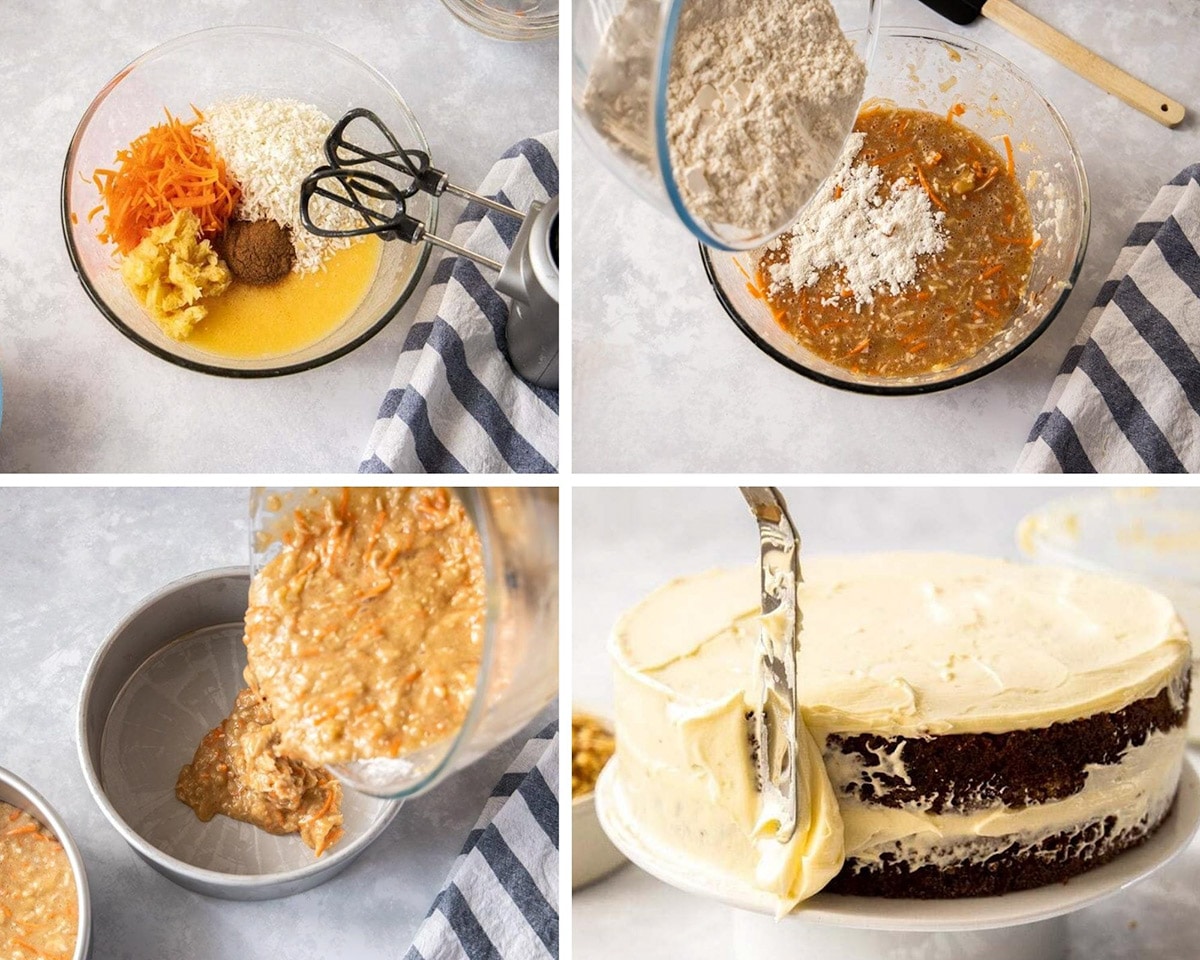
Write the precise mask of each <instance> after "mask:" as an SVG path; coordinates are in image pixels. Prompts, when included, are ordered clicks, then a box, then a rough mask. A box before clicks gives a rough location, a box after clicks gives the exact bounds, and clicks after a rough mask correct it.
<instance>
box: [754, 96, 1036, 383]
mask: <svg viewBox="0 0 1200 960" xmlns="http://www.w3.org/2000/svg"><path fill="white" fill-rule="evenodd" d="M854 129H855V131H857V132H859V133H862V134H864V135H865V138H866V140H865V142H864V144H863V148H862V150H861V151H860V152H859V154H858V157H857V158H856V160H855V163H864V162H866V163H871V164H874V165H875V166H877V167H879V168H880V170H881V171H882V173H883V181H884V183H885V184H893V183H895V182H896V181H898V180H901V181H905V182H906V183H909V184H914V185H918V186H920V187H921V188H923V189H925V190H926V191H927V193H928V194H929V197H930V202H931V203H932V204H933V209H934V211H935V212H942V213H944V214H945V219H944V220H943V222H942V229H943V231H944V233H945V236H946V246H945V249H944V250H943V251H942V252H941V253H939V254H935V255H931V256H926V257H922V259H921V263H920V264H919V268H918V273H917V277H916V281H915V282H914V283H912V284H911V285H909V286H907V287H905V288H904V289H902V290H901V291H900V292H899V293H895V294H893V293H890V292H888V290H887V289H886V288H881V289H878V290H876V291H875V299H874V302H872V303H870V304H857V302H856V300H855V299H854V298H853V297H852V296H851V295H850V291H849V290H848V289H847V288H846V285H845V283H844V282H843V279H842V275H841V273H842V271H841V269H840V268H831V269H826V270H823V271H822V272H821V275H820V277H819V279H818V280H817V282H816V283H815V284H813V285H812V286H809V287H804V288H802V289H800V290H793V289H791V288H786V289H784V290H780V291H774V290H772V289H771V285H770V274H769V270H770V268H771V267H772V266H773V265H775V264H779V263H782V262H785V261H786V260H787V243H786V239H787V235H786V234H785V235H784V238H783V239H784V242H783V243H782V244H781V245H780V246H779V248H778V249H774V250H772V249H765V250H764V252H763V253H762V254H761V256H760V259H759V261H758V276H757V278H756V279H757V287H752V290H753V292H754V293H755V295H756V296H760V297H764V298H765V299H766V301H767V303H768V304H769V305H770V307H771V308H772V310H773V311H774V313H775V319H776V321H777V322H778V323H779V325H780V326H781V327H783V329H784V330H786V331H787V332H788V333H789V334H791V335H792V336H793V337H794V338H795V339H796V340H797V341H799V342H800V343H801V344H802V345H803V346H805V347H807V348H808V349H809V350H811V351H812V352H813V353H815V354H816V355H817V356H819V357H821V358H822V359H824V360H827V361H828V362H830V363H832V364H835V365H837V366H839V367H841V368H843V369H846V370H850V371H851V372H853V373H858V374H863V375H867V376H879V377H897V378H901V377H909V376H916V375H920V374H925V373H931V372H935V371H938V370H943V369H946V368H947V367H951V366H953V365H954V364H956V363H958V362H960V361H962V360H965V359H966V358H968V357H971V356H974V355H975V354H976V353H978V352H979V351H980V350H982V349H983V348H984V347H985V346H986V345H987V344H988V343H989V342H990V341H991V340H992V339H993V338H994V337H995V336H996V335H997V334H999V333H1000V332H1001V331H1003V330H1004V329H1005V328H1006V327H1007V326H1008V324H1009V323H1010V322H1011V321H1012V319H1013V317H1014V316H1015V315H1016V313H1017V312H1018V310H1019V309H1020V306H1021V298H1022V295H1023V293H1024V291H1025V286H1026V283H1027V281H1028V279H1029V273H1030V267H1031V265H1032V262H1033V251H1034V250H1035V249H1036V245H1037V244H1038V242H1039V241H1038V240H1037V239H1036V238H1035V237H1034V236H1033V225H1032V220H1031V218H1030V214H1029V207H1028V204H1027V203H1026V200H1025V194H1024V192H1023V191H1022V189H1021V186H1020V184H1019V183H1018V182H1017V179H1016V176H1015V173H1014V168H1013V164H1012V160H1011V144H1009V145H1007V146H1006V152H1005V155H1003V156H1002V155H1001V154H1000V153H999V152H998V151H997V149H996V148H995V147H994V146H993V145H992V144H990V143H989V142H988V141H986V140H984V139H983V137H981V136H979V134H977V133H975V132H974V131H972V130H970V129H968V128H967V127H965V126H963V125H962V124H960V123H957V122H954V121H953V120H952V119H950V118H948V117H946V116H943V115H941V114H934V113H929V112H927V111H924V110H910V109H900V108H896V107H890V106H878V107H872V108H870V109H867V110H863V111H862V112H861V113H860V114H859V116H858V121H857V122H856V123H855V125H854ZM830 189H833V190H838V189H840V188H839V187H838V186H837V185H834V186H833V187H831V188H830ZM889 192H890V191H889V189H888V188H887V187H885V188H884V190H883V195H884V196H885V197H886V196H887V195H888V194H889ZM764 291H765V292H764Z"/></svg>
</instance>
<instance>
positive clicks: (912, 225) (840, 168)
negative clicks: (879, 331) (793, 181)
mask: <svg viewBox="0 0 1200 960" xmlns="http://www.w3.org/2000/svg"><path fill="white" fill-rule="evenodd" d="M865 140H866V137H865V136H864V135H863V134H861V133H854V134H851V135H850V137H849V138H848V139H847V141H846V148H845V150H844V151H843V152H842V156H841V159H840V160H839V161H838V165H837V168H836V169H835V170H834V172H833V174H832V175H831V176H830V178H829V180H828V181H827V182H826V185H825V187H824V188H823V189H822V192H821V194H820V195H819V196H818V197H816V198H814V199H813V200H812V202H811V203H810V204H809V205H808V207H807V208H805V210H804V214H803V215H802V216H801V218H800V220H798V221H797V222H796V223H795V225H793V226H792V228H791V230H789V231H788V232H787V233H785V234H783V235H782V236H780V237H778V238H776V239H775V240H773V241H772V242H771V243H770V244H768V249H771V250H779V249H785V250H786V251H787V259H786V260H784V261H782V262H779V263H774V264H771V265H770V267H769V268H768V273H769V274H770V280H771V292H772V293H776V294H778V293H781V292H783V291H784V290H786V289H787V288H789V287H790V288H791V289H793V290H801V289H803V288H805V287H811V286H812V285H813V284H814V283H816V282H817V279H818V277H819V276H820V274H821V271H823V270H828V269H830V268H839V269H841V270H842V271H843V273H844V282H845V286H846V287H847V288H848V289H849V290H850V291H851V294H852V296H853V298H854V300H855V308H856V309H858V308H859V307H861V306H862V305H863V304H870V303H873V302H874V300H875V292H876V291H877V290H879V289H880V288H883V287H886V288H887V290H888V291H889V292H890V293H893V294H896V293H899V292H900V291H901V290H902V289H903V288H904V287H906V286H908V285H909V284H911V283H912V282H913V281H914V280H915V279H916V276H917V271H918V268H919V266H920V263H919V258H920V257H923V256H932V255H934V254H938V253H941V252H942V251H943V250H944V249H945V248H946V232H945V230H944V229H943V228H942V221H943V220H945V218H946V215H945V214H944V213H942V212H941V211H935V210H934V209H933V204H932V203H930V201H929V195H928V194H926V192H925V191H924V190H923V189H922V188H921V187H920V186H918V185H915V184H913V183H911V182H910V181H908V180H905V179H904V178H899V179H897V180H896V181H895V182H893V183H892V184H891V187H890V189H889V190H888V195H887V197H886V198H885V197H884V195H883V192H882V191H883V186H884V184H883V173H882V172H881V171H880V169H879V168H878V167H876V166H874V165H873V164H870V163H865V162H864V163H855V162H854V160H855V158H856V157H857V156H858V154H859V151H860V150H862V147H863V143H864V141H865Z"/></svg>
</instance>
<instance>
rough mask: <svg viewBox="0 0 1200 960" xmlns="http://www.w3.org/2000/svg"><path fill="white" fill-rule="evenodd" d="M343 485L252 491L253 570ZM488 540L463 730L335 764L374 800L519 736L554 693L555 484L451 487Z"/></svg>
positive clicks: (417, 789)
mask: <svg viewBox="0 0 1200 960" xmlns="http://www.w3.org/2000/svg"><path fill="white" fill-rule="evenodd" d="M339 493H340V489H339V488H333V487H328V488H321V487H314V488H308V489H295V490H277V489H265V488H258V489H255V490H253V491H251V495H250V529H251V541H250V545H251V556H252V568H253V571H254V572H255V573H257V572H258V570H259V569H260V568H261V567H262V565H263V564H264V563H267V562H268V561H269V560H270V559H271V558H272V557H273V556H274V555H275V554H276V553H277V552H278V550H279V540H278V538H279V536H280V534H281V533H282V532H283V531H284V530H285V529H286V528H287V526H288V523H289V520H290V518H291V515H292V512H293V511H294V510H295V509H297V507H299V506H302V505H303V506H311V505H313V504H317V503H320V502H322V501H325V500H328V499H330V498H336V497H337V496H338V495H339ZM454 493H455V495H456V496H458V497H459V498H460V499H461V501H462V503H463V506H464V507H465V508H466V511H467V514H468V516H470V518H471V521H472V523H473V524H474V525H475V529H476V530H477V531H478V533H479V538H480V541H481V542H482V545H483V564H484V570H485V577H486V589H487V622H486V625H485V629H484V640H483V656H482V659H481V663H480V666H479V674H478V679H477V681H476V687H475V696H474V699H473V701H472V703H471V707H470V710H469V711H468V713H467V717H466V720H465V721H464V722H463V725H462V727H461V728H460V729H459V731H458V733H457V734H456V735H455V736H453V737H451V738H449V739H447V740H444V741H442V742H440V743H436V744H434V745H432V746H430V747H427V748H426V749H424V750H421V751H419V752H417V753H413V754H409V755H408V756H404V757H399V758H397V759H395V760H392V759H378V760H366V761H360V762H357V763H350V764H343V765H338V766H332V765H331V766H330V769H331V770H332V771H333V772H334V773H335V774H336V775H337V777H338V779H339V780H341V781H342V782H343V783H345V784H347V785H348V786H351V787H354V788H355V789H356V790H360V791H362V792H363V793H369V794H371V795H372V796H376V797H391V798H400V797H410V796H414V795H415V794H418V793H422V792H424V791H426V790H428V789H430V788H431V787H433V786H435V785H436V784H438V783H440V782H441V781H442V779H443V778H445V777H447V776H449V775H450V774H451V773H453V772H454V771H456V770H459V769H461V768H462V767H464V766H466V765H467V764H469V763H470V762H471V761H473V760H475V759H477V758H478V757H481V756H483V754H485V753H487V752H488V751H489V750H491V749H492V748H494V747H496V746H499V745H500V744H501V743H503V742H504V741H505V740H507V739H508V738H509V737H511V736H513V735H514V734H515V733H517V732H518V731H519V730H520V729H521V728H522V727H524V726H525V725H526V724H527V723H529V721H531V720H532V719H533V718H534V717H535V716H537V714H538V713H539V712H540V711H541V710H542V709H543V708H544V707H546V706H547V705H548V704H549V703H550V702H551V701H552V700H553V699H554V698H555V697H556V696H557V695H558V490H557V489H556V488H554V487H479V488H458V489H455V490H454Z"/></svg>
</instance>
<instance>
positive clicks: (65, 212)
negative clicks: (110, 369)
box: [59, 24, 438, 380]
mask: <svg viewBox="0 0 1200 960" xmlns="http://www.w3.org/2000/svg"><path fill="white" fill-rule="evenodd" d="M247 34H262V35H268V36H274V37H277V38H280V39H285V40H292V41H302V42H304V43H307V44H310V45H312V46H314V47H319V48H323V49H324V50H325V52H327V53H330V54H333V55H335V56H337V57H340V58H341V59H343V60H346V61H348V62H350V63H351V64H353V65H354V66H356V67H358V68H359V69H361V70H364V71H366V72H367V73H368V74H370V75H371V76H372V78H373V79H374V80H375V81H376V82H378V83H379V84H380V85H382V86H383V88H384V89H385V91H387V92H388V93H390V94H391V95H392V96H393V97H394V98H395V100H396V103H397V104H398V105H399V107H400V109H401V111H402V112H403V113H404V114H405V116H406V117H407V118H408V121H409V122H410V123H411V124H412V125H413V129H414V130H415V131H416V139H417V140H418V141H419V142H418V143H417V144H416V146H417V148H418V149H420V150H423V151H424V152H425V153H428V152H429V143H428V141H427V140H426V138H425V132H424V130H423V129H422V128H421V125H420V124H419V123H418V122H417V118H416V116H415V115H414V114H413V112H412V110H411V109H410V108H409V106H408V103H407V101H405V99H404V98H403V97H402V96H401V95H400V91H398V90H397V89H396V88H395V86H394V85H393V84H392V83H391V81H389V80H388V79H387V78H386V77H384V76H383V74H381V73H380V72H379V71H378V70H376V69H375V68H374V67H372V66H371V65H370V64H369V63H367V62H366V61H365V60H363V59H361V58H360V57H357V56H355V55H354V54H353V53H350V51H348V50H346V49H344V48H343V47H339V46H338V45H337V44H334V43H330V42H329V41H328V40H325V39H323V38H321V37H317V36H314V35H313V34H310V33H305V32H304V31H302V30H292V29H290V28H288V27H275V26H270V25H267V24H235V25H226V26H219V27H206V28H204V29H203V30H193V31H191V32H190V33H185V34H181V35H180V36H178V37H175V38H173V39H171V40H167V41H165V42H163V43H160V44H158V45H157V46H155V47H152V48H150V49H149V50H147V51H146V52H145V53H143V54H141V55H140V56H138V57H137V58H135V59H134V60H132V61H130V62H129V63H128V64H127V65H126V66H125V67H123V68H122V69H121V70H120V71H118V72H117V74H116V75H115V76H113V77H112V79H110V80H109V81H108V82H107V83H105V84H104V86H103V87H101V88H100V91H99V93H97V94H96V96H95V97H94V98H93V99H92V102H91V103H89V104H88V106H87V109H86V110H85V111H84V113H83V116H82V117H81V118H80V120H79V123H78V124H77V125H76V127H75V132H74V133H72V134H71V142H70V144H69V146H68V147H67V153H66V157H65V159H64V160H63V172H62V182H61V187H60V189H59V221H60V225H61V227H62V232H63V241H64V242H65V244H66V247H67V257H68V259H69V260H70V262H71V268H72V269H73V270H74V271H75V275H76V277H78V279H79V282H80V285H81V286H82V287H83V289H84V292H85V293H86V294H87V295H88V299H90V300H91V301H92V303H93V304H94V305H95V306H96V308H97V309H98V310H99V311H100V313H101V314H102V315H103V316H104V317H105V319H107V320H108V322H109V323H111V324H112V325H113V326H114V327H116V328H117V330H118V331H120V332H121V333H122V334H123V335H124V336H125V337H127V338H128V339H130V340H132V341H133V342H134V343H136V344H137V345H138V346H139V347H141V348H142V349H143V350H145V351H147V352H148V353H151V354H153V355H154V356H156V357H158V358H159V359H161V360H166V361H168V362H169V363H172V364H174V365H175V366H178V367H183V368H184V369H187V370H194V371H196V372H198V373H206V374H210V375H212V376H217V377H230V378H233V379H237V380H255V379H261V378H264V377H280V376H286V375H288V374H292V373H302V372H304V371H306V370H313V369H316V368H317V367H322V366H324V365H325V364H327V363H332V362H333V361H334V360H338V359H340V358H342V357H344V356H346V354H348V353H350V352H352V351H354V350H357V349H358V348H359V347H361V346H362V345H363V344H364V343H366V342H367V341H368V340H370V339H372V338H373V337H374V336H376V334H378V333H379V332H380V331H381V330H383V328H384V327H386V326H387V325H388V324H389V323H390V322H391V321H392V319H393V318H394V317H395V316H396V314H397V313H399V312H400V310H401V309H402V308H403V307H404V306H405V305H406V304H407V303H408V301H409V299H411V297H412V295H413V293H415V292H416V289H417V286H418V285H419V284H420V282H421V280H422V278H423V277H424V275H425V268H426V266H427V265H428V263H429V258H430V255H431V252H432V251H431V249H430V246H429V244H428V243H423V244H422V245H421V248H420V252H419V254H418V256H417V262H416V265H415V268H414V269H413V272H412V276H411V277H409V280H408V282H407V283H406V284H405V285H404V289H403V290H401V291H400V294H399V295H398V296H397V298H396V300H395V302H394V303H393V304H392V305H391V306H390V307H388V308H387V309H386V310H384V312H383V314H382V315H381V316H380V317H379V319H378V320H376V321H375V322H374V323H373V324H371V326H370V327H368V328H367V329H366V330H364V331H363V332H362V333H361V334H359V335H358V336H357V337H355V338H354V339H353V340H351V341H350V342H348V343H345V344H343V345H342V346H340V347H338V348H337V349H335V350H330V351H329V352H327V353H323V354H321V355H320V356H318V357H313V358H312V359H310V360H304V361H301V362H298V363H290V364H277V365H274V366H266V367H257V368H242V367H228V366H222V365H220V363H218V362H216V361H217V359H218V358H216V357H215V355H214V361H212V362H209V361H200V360H193V359H190V358H187V357H181V356H177V355H176V354H174V353H172V352H171V351H170V350H166V349H164V348H163V347H161V346H159V345H158V344H156V343H153V342H152V341H150V340H148V339H146V338H145V337H143V336H142V335H141V334H140V333H138V332H137V331H136V330H134V329H133V328H132V327H130V326H128V325H127V324H126V323H125V321H124V320H122V319H121V318H120V316H118V315H117V313H116V311H114V310H113V309H112V308H111V307H109V306H108V304H107V303H106V302H105V301H104V298H103V297H102V296H101V295H100V292H99V291H98V290H96V288H95V287H94V286H93V284H92V282H91V281H90V280H89V279H88V275H87V271H86V269H84V266H83V262H82V260H81V258H80V255H79V251H78V249H77V248H76V246H75V239H74V236H73V234H72V227H73V226H75V225H73V224H72V223H71V210H70V200H69V197H70V192H69V189H68V187H69V185H70V183H71V174H72V169H73V168H74V166H75V156H76V153H77V150H78V146H79V141H80V139H81V137H82V136H83V133H84V131H85V130H86V129H87V126H88V124H89V123H90V122H91V120H92V117H93V116H94V115H95V113H96V111H97V110H98V109H99V108H100V105H101V104H102V103H103V102H104V101H105V100H106V99H107V98H108V96H109V94H110V93H112V91H113V90H115V89H116V87H117V86H118V84H120V83H121V81H122V80H124V79H125V77H126V76H128V75H129V74H130V73H132V72H133V71H134V70H135V69H136V68H137V67H139V66H141V65H142V64H143V63H145V62H147V61H150V60H153V59H156V58H158V57H160V56H162V55H163V54H167V53H171V52H173V51H174V50H176V49H179V48H182V47H185V46H187V45H188V44H191V43H194V42H196V41H198V40H203V39H207V38H209V37H213V36H221V35H226V36H238V35H247ZM429 200H430V210H429V217H428V219H427V221H426V228H427V229H428V231H429V232H430V233H436V232H437V222H438V198H437V197H435V196H432V195H429ZM268 362H269V361H268Z"/></svg>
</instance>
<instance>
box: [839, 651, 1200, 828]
mask: <svg viewBox="0 0 1200 960" xmlns="http://www.w3.org/2000/svg"><path fill="white" fill-rule="evenodd" d="M1188 681H1189V676H1188V669H1187V667H1184V668H1183V671H1182V672H1181V673H1180V674H1178V675H1177V676H1176V678H1174V679H1173V680H1172V681H1171V682H1169V683H1168V685H1167V686H1166V687H1164V688H1163V689H1162V690H1160V691H1159V692H1158V694H1157V695H1156V696H1153V697H1147V698H1146V699H1144V700H1138V701H1136V702H1135V703H1131V704H1130V705H1129V706H1127V707H1124V708H1122V709H1120V710H1117V711H1116V712H1114V713H1100V714H1093V715H1092V716H1090V717H1082V718H1080V719H1078V720H1071V721H1068V722H1064V723H1056V724H1053V725H1052V726H1050V727H1045V728H1041V729H1037V730H1010V731H1008V732H1007V733H965V734H947V735H945V736H935V737H881V736H877V735H875V734H855V735H852V736H843V735H840V734H832V735H830V736H829V737H828V738H827V739H826V741H825V745H824V746H825V766H826V769H827V770H828V771H829V776H830V779H831V780H832V782H833V788H834V791H835V792H836V793H837V795H838V797H839V798H841V799H843V800H845V799H846V798H854V799H857V800H858V801H860V802H862V803H872V804H878V805H882V806H887V807H903V808H904V809H906V810H918V811H928V812H930V813H935V814H939V813H943V812H946V811H966V810H976V809H980V808H986V807H988V806H990V805H994V804H996V803H1003V804H1006V805H1009V806H1025V805H1027V804H1033V803H1044V802H1046V801H1048V800H1061V799H1063V798H1064V797H1069V796H1071V795H1072V794H1075V793H1077V792H1079V791H1080V790H1082V789H1083V788H1084V785H1085V784H1086V782H1087V777H1088V770H1089V768H1090V767H1094V766H1102V765H1104V764H1110V763H1116V762H1117V761H1118V760H1120V759H1121V757H1122V756H1123V755H1124V754H1125V753H1126V751H1128V750H1129V748H1130V747H1131V746H1132V747H1139V746H1141V745H1142V744H1143V743H1144V742H1145V741H1146V739H1147V738H1148V737H1149V736H1151V735H1152V734H1154V733H1158V732H1163V731H1168V730H1175V729H1178V728H1180V727H1183V726H1184V725H1186V723H1187V712H1188V711H1187V703H1188V699H1187V698H1188V686H1189V683H1188Z"/></svg>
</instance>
